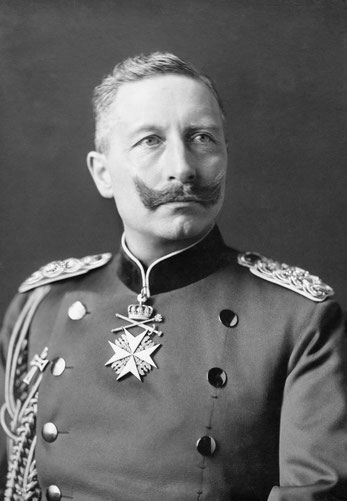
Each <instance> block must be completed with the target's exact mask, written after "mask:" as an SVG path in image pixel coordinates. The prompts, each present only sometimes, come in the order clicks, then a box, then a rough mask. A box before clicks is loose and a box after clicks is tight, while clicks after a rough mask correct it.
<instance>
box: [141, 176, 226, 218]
mask: <svg viewBox="0 0 347 501" xmlns="http://www.w3.org/2000/svg"><path fill="white" fill-rule="evenodd" d="M223 181H224V174H220V175H219V176H218V177H216V179H215V180H214V181H212V182H211V183H210V184H208V185H204V184H202V183H200V182H199V181H194V182H191V183H186V184H180V185H174V186H172V187H168V188H166V189H163V190H155V189H153V188H150V187H149V186H147V185H146V183H144V182H143V181H142V179H140V178H139V177H137V176H136V177H135V178H134V183H135V188H136V190H137V192H138V194H139V197H140V199H141V201H142V203H143V205H144V206H145V207H146V208H147V209H149V210H155V209H156V208H157V207H159V205H163V204H168V203H172V202H198V203H201V204H202V205H204V206H205V207H211V206H212V205H215V204H216V203H217V202H218V200H219V199H220V196H221V191H222V185H223Z"/></svg>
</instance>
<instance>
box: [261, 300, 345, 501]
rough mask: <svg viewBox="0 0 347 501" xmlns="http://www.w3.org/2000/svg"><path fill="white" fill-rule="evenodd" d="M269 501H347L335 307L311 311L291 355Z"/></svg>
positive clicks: (339, 326) (341, 346) (339, 325)
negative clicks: (276, 474)
mask: <svg viewBox="0 0 347 501" xmlns="http://www.w3.org/2000/svg"><path fill="white" fill-rule="evenodd" d="M279 462H280V485H279V486H275V487H274V488H273V489H272V491H271V493H270V495H269V498H268V501H313V500H315V501H316V500H320V501H323V500H324V501H335V500H336V501H337V500H347V336H346V332H345V329H344V322H343V315H342V312H341V310H340V308H339V306H338V305H337V304H336V303H334V302H332V301H327V302H325V303H320V304H318V305H314V308H313V314H312V315H311V317H310V319H309V320H308V321H306V324H305V326H304V327H303V329H302V332H301V334H300V336H299V338H298V340H297V342H296V344H295V347H294V349H293V351H292V354H291V357H290V360H289V366H288V374H287V379H286V384H285V388H284V396H283V404H282V411H281V428H280V457H279Z"/></svg>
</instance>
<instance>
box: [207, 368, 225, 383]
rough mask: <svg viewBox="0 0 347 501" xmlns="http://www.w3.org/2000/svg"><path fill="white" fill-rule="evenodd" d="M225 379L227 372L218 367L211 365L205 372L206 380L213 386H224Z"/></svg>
mask: <svg viewBox="0 0 347 501" xmlns="http://www.w3.org/2000/svg"><path fill="white" fill-rule="evenodd" d="M227 379H228V376H227V373H226V372H225V371H223V369H220V368H219V367H213V368H212V369H210V370H209V371H208V373H207V380H208V382H209V383H210V384H211V385H212V386H214V387H215V388H222V387H223V386H225V385H226V382H227Z"/></svg>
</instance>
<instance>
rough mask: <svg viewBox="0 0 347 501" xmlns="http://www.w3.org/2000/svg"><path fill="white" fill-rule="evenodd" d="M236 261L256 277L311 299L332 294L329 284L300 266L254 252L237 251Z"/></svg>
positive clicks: (321, 299) (319, 298)
mask: <svg viewBox="0 0 347 501" xmlns="http://www.w3.org/2000/svg"><path fill="white" fill-rule="evenodd" d="M237 261H238V263H239V264H240V265H241V266H247V267H248V268H249V269H250V271H251V273H253V274H254V275H256V276H257V277H260V278H263V279H264V280H268V281H269V282H273V283H274V284H277V285H281V286H282V287H286V288H287V289H290V290H292V291H294V292H297V293H298V294H301V295H302V296H305V297H307V298H308V299H311V300H312V301H317V302H321V301H324V300H325V299H326V298H328V297H330V296H333V295H334V291H333V289H332V288H331V287H330V286H329V285H327V284H325V283H323V282H322V281H321V279H320V278H319V277H317V276H315V275H311V274H310V273H309V272H308V271H305V270H303V269H302V268H298V267H296V266H289V265H288V264H285V263H278V262H277V261H274V260H272V259H268V258H266V257H264V256H262V255H261V254H258V253H256V252H243V253H239V255H238V258H237Z"/></svg>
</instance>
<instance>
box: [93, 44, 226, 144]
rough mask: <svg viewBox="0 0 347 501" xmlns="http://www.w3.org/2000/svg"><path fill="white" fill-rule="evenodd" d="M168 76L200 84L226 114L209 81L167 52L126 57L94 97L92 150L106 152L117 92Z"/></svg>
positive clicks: (102, 83) (99, 87)
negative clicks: (139, 82) (144, 81)
mask: <svg viewBox="0 0 347 501" xmlns="http://www.w3.org/2000/svg"><path fill="white" fill-rule="evenodd" d="M167 74H176V75H185V76H187V77H190V78H193V79H194V80H197V81H199V82H202V83H203V84H204V85H205V86H206V87H207V88H208V89H209V90H210V91H211V93H212V94H213V96H214V97H215V99H216V100H217V103H218V106H219V108H220V111H221V115H222V117H223V119H224V117H225V113H224V108H223V104H222V101H221V99H220V96H219V94H218V92H217V90H216V87H215V85H214V84H213V82H212V80H211V79H210V78H209V77H208V76H206V75H204V74H203V73H200V72H199V71H197V70H196V69H195V67H194V66H193V65H192V64H190V63H188V62H186V61H183V60H182V59H180V58H179V57H177V56H175V55H174V54H170V53H169V52H152V53H151V54H149V55H144V54H140V55H138V56H134V57H129V58H127V59H125V60H124V61H122V62H121V63H119V64H117V65H116V66H115V67H114V69H113V71H112V73H110V74H109V75H107V76H106V77H105V78H104V79H103V80H102V82H101V84H100V85H98V86H97V87H95V89H94V94H93V110H94V119H95V148H96V150H97V151H99V152H106V151H107V149H108V133H109V131H110V127H111V124H110V116H109V115H110V110H111V107H112V104H113V103H114V101H115V98H116V95H117V92H118V89H119V88H120V87H121V86H122V85H123V84H126V83H129V82H137V81H139V80H144V79H147V78H153V77H155V76H162V75H167Z"/></svg>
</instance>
